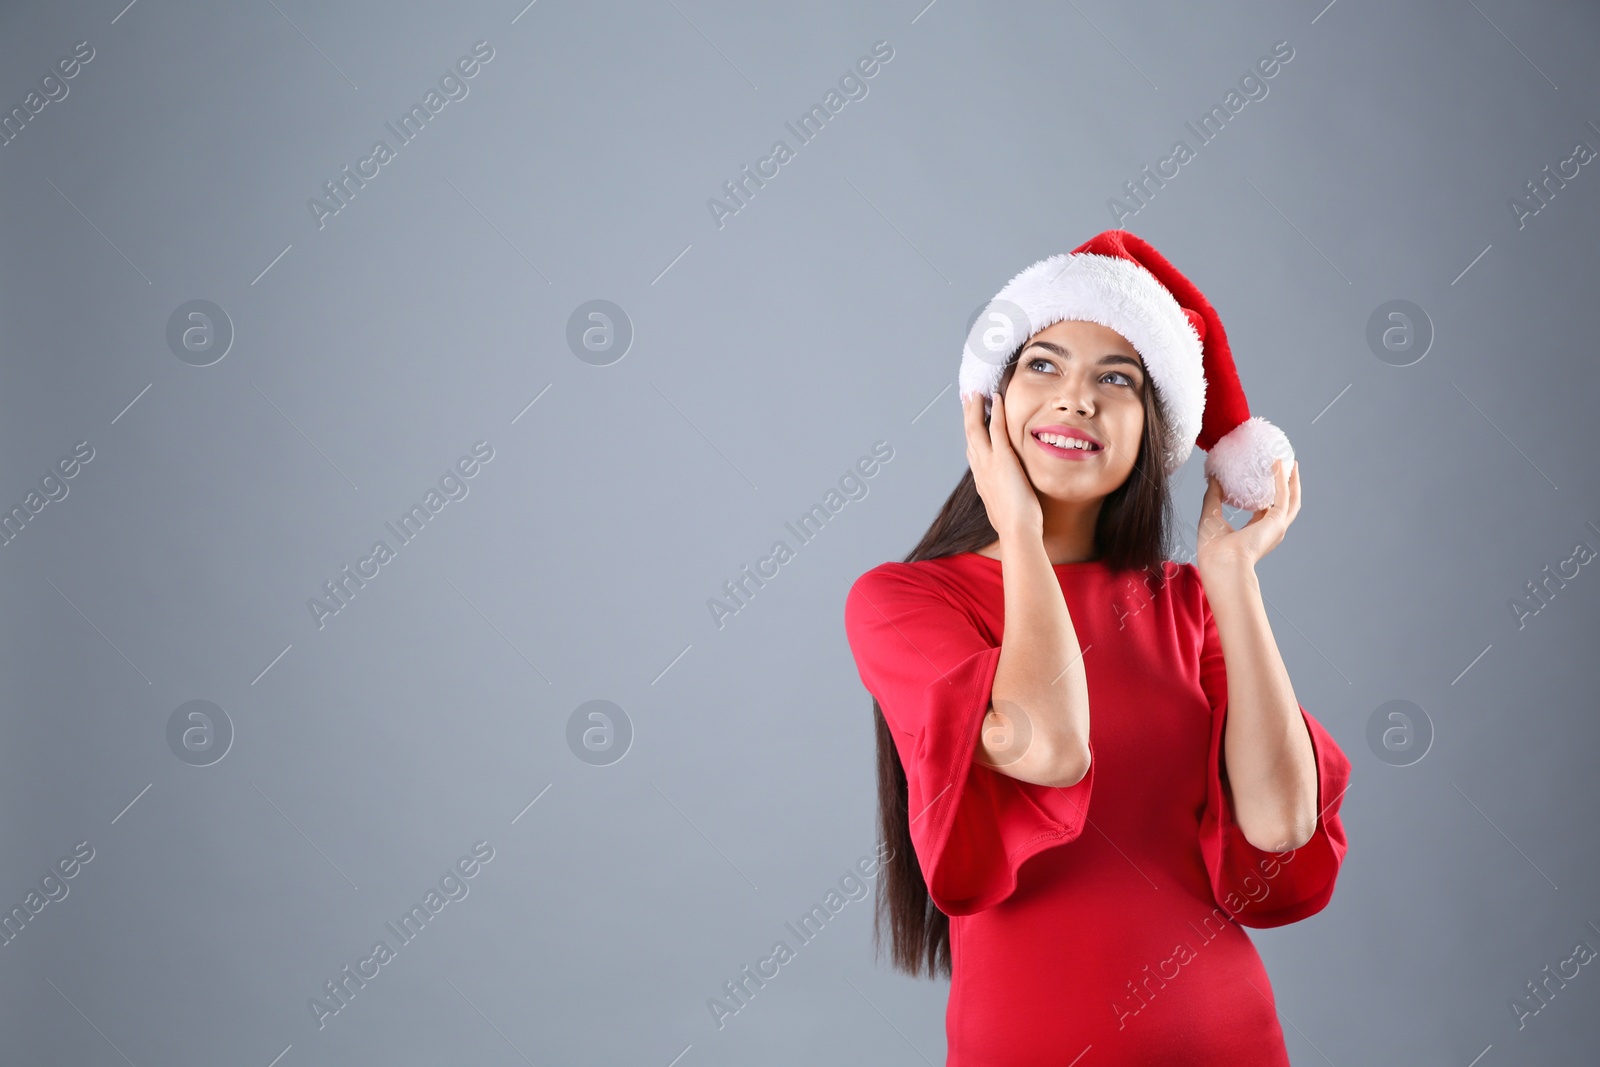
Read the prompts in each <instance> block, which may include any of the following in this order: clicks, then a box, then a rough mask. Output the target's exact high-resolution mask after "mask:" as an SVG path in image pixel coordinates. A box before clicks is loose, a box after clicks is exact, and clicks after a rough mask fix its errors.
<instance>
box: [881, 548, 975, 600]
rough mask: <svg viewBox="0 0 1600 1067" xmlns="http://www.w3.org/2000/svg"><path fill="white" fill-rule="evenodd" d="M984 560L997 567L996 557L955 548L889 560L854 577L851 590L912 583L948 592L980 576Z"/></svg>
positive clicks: (892, 586)
mask: <svg viewBox="0 0 1600 1067" xmlns="http://www.w3.org/2000/svg"><path fill="white" fill-rule="evenodd" d="M984 562H988V563H992V564H994V566H995V568H996V570H998V569H999V566H1000V561H999V560H990V559H988V558H987V557H985V556H979V555H978V554H977V553H975V552H959V553H957V554H955V555H952V556H938V557H936V558H934V559H918V560H911V561H909V562H906V561H904V560H889V561H888V562H886V563H880V564H878V565H877V566H875V567H873V568H872V569H871V570H868V571H867V572H865V573H864V574H862V575H861V576H860V577H858V578H856V580H855V582H854V583H852V585H851V591H852V592H854V591H856V590H857V589H866V590H872V589H887V588H908V587H914V588H919V589H925V590H928V591H930V592H941V591H943V592H950V591H953V590H954V589H956V588H959V587H960V586H962V585H965V584H969V583H970V582H971V581H972V579H973V578H975V577H978V576H981V575H982V574H983V571H984V568H983V566H982V564H983V563H984Z"/></svg>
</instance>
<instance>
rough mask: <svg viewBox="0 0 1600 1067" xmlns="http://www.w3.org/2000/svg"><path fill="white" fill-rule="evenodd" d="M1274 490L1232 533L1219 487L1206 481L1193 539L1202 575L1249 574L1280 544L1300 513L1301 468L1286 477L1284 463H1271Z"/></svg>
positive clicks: (1197, 566) (1211, 480)
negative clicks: (1197, 529)
mask: <svg viewBox="0 0 1600 1067" xmlns="http://www.w3.org/2000/svg"><path fill="white" fill-rule="evenodd" d="M1272 474H1273V481H1274V483H1275V484H1276V489H1275V491H1274V493H1273V497H1272V503H1271V504H1270V505H1268V506H1267V507H1265V508H1262V509H1261V510H1260V511H1257V512H1256V513H1255V514H1254V515H1253V516H1251V518H1250V521H1249V522H1247V523H1245V524H1244V525H1243V526H1241V527H1240V528H1239V529H1237V530H1235V529H1234V528H1233V527H1232V526H1230V525H1229V524H1228V520H1227V519H1225V518H1223V517H1222V485H1221V483H1219V482H1218V481H1217V480H1216V479H1215V478H1212V477H1209V476H1208V477H1207V478H1206V497H1205V501H1204V503H1203V504H1202V506H1201V509H1200V530H1199V534H1198V536H1197V537H1196V539H1195V541H1196V547H1195V567H1196V569H1198V570H1199V571H1200V572H1201V573H1202V574H1206V573H1212V574H1217V573H1222V572H1232V571H1237V570H1239V569H1241V568H1242V569H1245V570H1251V569H1253V568H1254V567H1255V565H1256V563H1257V562H1258V561H1259V560H1260V559H1261V558H1262V557H1263V556H1265V555H1266V554H1267V553H1268V552H1271V551H1272V550H1273V549H1274V548H1277V547H1278V545H1279V543H1280V542H1282V541H1283V535H1284V533H1285V532H1286V531H1287V530H1288V529H1289V524H1290V523H1291V522H1293V521H1294V517H1295V516H1296V515H1297V514H1299V512H1300V464H1299V462H1298V461H1296V462H1295V464H1294V466H1293V468H1292V469H1291V470H1289V471H1288V472H1287V473H1286V472H1285V471H1284V461H1283V460H1282V459H1275V460H1273V461H1272Z"/></svg>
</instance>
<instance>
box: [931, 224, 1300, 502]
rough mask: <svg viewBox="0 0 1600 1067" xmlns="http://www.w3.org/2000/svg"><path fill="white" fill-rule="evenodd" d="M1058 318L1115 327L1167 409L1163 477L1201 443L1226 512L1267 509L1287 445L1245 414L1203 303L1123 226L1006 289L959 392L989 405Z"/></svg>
mask: <svg viewBox="0 0 1600 1067" xmlns="http://www.w3.org/2000/svg"><path fill="white" fill-rule="evenodd" d="M1064 319H1082V320H1086V321H1088V322H1095V323H1099V324H1100V325H1101V326H1105V327H1108V328H1109V329H1113V330H1115V331H1117V332H1118V333H1120V334H1121V335H1122V336H1123V337H1125V338H1127V340H1128V343H1129V344H1131V345H1132V346H1133V347H1134V350H1135V351H1137V352H1138V353H1139V357H1140V358H1141V359H1142V360H1143V361H1144V365H1145V370H1146V371H1148V372H1149V375H1150V377H1151V379H1152V380H1153V381H1154V382H1155V383H1156V387H1157V389H1158V390H1159V391H1160V394H1161V399H1162V401H1163V403H1164V407H1163V411H1164V412H1165V414H1166V416H1167V422H1168V432H1167V440H1166V442H1165V443H1164V446H1163V448H1162V453H1163V456H1162V460H1163V462H1164V463H1165V467H1166V472H1167V473H1169V474H1170V473H1172V472H1173V471H1175V470H1177V469H1178V468H1179V467H1181V466H1182V465H1183V463H1184V461H1185V460H1187V459H1188V458H1189V454H1190V452H1191V451H1193V449H1194V447H1195V446H1196V445H1198V446H1199V447H1200V448H1201V450H1203V451H1204V452H1205V453H1206V463H1205V471H1206V473H1207V474H1208V475H1211V476H1213V477H1215V478H1216V479H1217V481H1218V482H1220V483H1221V485H1222V494H1223V499H1224V500H1226V501H1227V502H1228V504H1230V505H1231V506H1233V507H1236V508H1247V509H1249V510H1251V511H1255V510H1258V509H1260V508H1264V507H1266V506H1267V505H1269V504H1271V503H1272V498H1273V494H1274V492H1275V489H1276V486H1275V483H1274V481H1273V474H1272V462H1273V460H1274V459H1277V458H1279V457H1282V458H1283V459H1284V461H1285V463H1286V464H1292V463H1293V462H1294V449H1293V448H1291V447H1290V445H1289V439H1288V437H1286V436H1285V435H1284V432H1283V431H1282V430H1280V429H1279V428H1278V427H1276V426H1274V425H1273V424H1272V423H1270V422H1268V421H1267V420H1266V419H1263V418H1260V417H1259V416H1258V417H1251V415H1250V406H1249V404H1247V403H1246V402H1245V397H1244V389H1243V387H1242V386H1240V384H1239V375H1238V373H1237V372H1236V371H1235V370H1234V366H1233V353H1232V351H1231V350H1230V349H1229V347H1228V335H1227V334H1226V333H1225V332H1224V331H1223V329H1222V320H1221V319H1220V318H1218V317H1217V313H1216V310H1215V309H1214V308H1212V306H1211V302H1210V301H1208V300H1207V299H1206V298H1205V295H1204V294H1202V293H1201V292H1200V290H1199V289H1197V288H1195V286H1194V284H1193V283H1192V282H1190V281H1189V279H1187V278H1185V277H1184V276H1183V275H1182V274H1180V273H1179V272H1178V268H1176V267H1174V266H1173V265H1172V264H1171V263H1169V262H1167V259H1166V257H1164V256H1163V255H1162V254H1161V253H1160V252H1157V251H1156V250H1155V249H1154V248H1152V247H1151V246H1150V244H1149V243H1148V242H1146V241H1144V240H1143V239H1142V238H1140V237H1137V236H1135V235H1134V234H1131V233H1129V232H1128V231H1127V230H1107V231H1106V232H1104V233H1102V234H1098V235H1096V236H1095V237H1092V238H1090V239H1089V240H1088V241H1085V242H1084V243H1083V244H1082V245H1079V246H1078V247H1077V248H1076V249H1074V250H1073V251H1072V252H1071V253H1066V254H1060V255H1054V256H1051V257H1050V258H1049V259H1042V260H1040V261H1039V262H1037V263H1035V264H1034V265H1033V266H1031V267H1029V268H1027V269H1026V270H1024V271H1022V272H1021V273H1020V274H1018V275H1017V276H1016V277H1014V278H1012V279H1011V281H1009V282H1007V283H1006V286H1005V288H1004V289H1001V290H1000V292H999V293H998V294H997V295H996V296H995V298H994V299H993V300H991V301H989V303H988V305H987V306H986V307H985V308H984V310H983V312H982V313H981V314H980V315H979V316H978V318H977V320H976V321H975V322H974V324H973V328H972V330H970V331H969V332H968V336H967V343H966V346H965V347H964V348H963V349H962V353H961V378H960V390H961V395H962V396H963V397H965V396H967V395H969V394H971V393H975V392H976V393H982V394H983V395H984V396H986V397H992V396H993V395H994V392H995V390H996V389H997V388H998V387H999V385H1000V379H1001V377H1002V376H1003V374H1004V372H1005V368H1006V366H1007V364H1008V362H1009V360H1010V359H1011V357H1012V356H1013V355H1015V354H1016V352H1017V350H1018V348H1020V347H1021V346H1022V344H1023V343H1024V342H1026V341H1027V340H1028V338H1030V337H1032V336H1033V335H1034V334H1036V333H1038V332H1039V331H1040V330H1043V329H1044V328H1045V327H1047V326H1051V325H1054V324H1055V323H1057V322H1061V321H1062V320H1064ZM985 406H986V407H989V406H991V405H989V404H986V405H985Z"/></svg>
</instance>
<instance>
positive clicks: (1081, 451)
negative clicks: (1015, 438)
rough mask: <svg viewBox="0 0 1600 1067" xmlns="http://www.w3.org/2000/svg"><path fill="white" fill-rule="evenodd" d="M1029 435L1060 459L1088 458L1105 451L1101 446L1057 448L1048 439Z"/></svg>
mask: <svg viewBox="0 0 1600 1067" xmlns="http://www.w3.org/2000/svg"><path fill="white" fill-rule="evenodd" d="M1029 436H1030V437H1033V440H1034V443H1035V444H1037V445H1038V446H1039V447H1040V448H1042V449H1044V450H1045V452H1047V453H1048V454H1050V455H1052V456H1059V457H1061V458H1062V459H1078V460H1083V459H1090V458H1092V457H1094V456H1098V455H1099V454H1100V453H1101V452H1104V451H1105V449H1103V448H1057V447H1056V446H1055V445H1053V444H1051V443H1050V442H1048V441H1041V440H1039V438H1038V437H1037V436H1036V435H1033V434H1030V435H1029Z"/></svg>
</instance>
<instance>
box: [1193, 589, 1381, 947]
mask: <svg viewBox="0 0 1600 1067" xmlns="http://www.w3.org/2000/svg"><path fill="white" fill-rule="evenodd" d="M1191 566H1192V565H1191ZM1194 581H1195V584H1196V586H1198V585H1199V577H1198V575H1195V576H1194ZM1200 603H1201V618H1202V620H1203V627H1204V636H1203V641H1202V646H1201V652H1200V679H1201V685H1202V687H1203V688H1204V689H1205V691H1206V696H1207V698H1208V699H1209V700H1210V703H1211V708H1212V714H1211V748H1210V756H1209V758H1210V763H1209V765H1208V774H1207V778H1208V782H1207V786H1206V806H1205V812H1204V815H1203V816H1202V818H1201V821H1200V851H1201V852H1202V853H1203V854H1204V855H1205V861H1206V868H1207V870H1208V871H1209V873H1210V875H1211V888H1212V891H1213V892H1214V893H1215V895H1216V898H1217V903H1218V904H1219V905H1221V906H1222V908H1223V910H1224V911H1226V912H1228V914H1230V915H1232V916H1233V918H1234V920H1235V921H1236V922H1238V923H1239V924H1240V925H1241V926H1253V927H1260V928H1266V927H1271V926H1284V925H1287V924H1288V923H1292V922H1299V921H1300V920H1301V919H1304V918H1307V917H1309V916H1312V915H1315V914H1316V913H1317V912H1319V911H1321V910H1322V909H1323V908H1324V907H1325V906H1326V905H1327V903H1328V901H1329V899H1331V898H1332V896H1333V885H1334V882H1335V881H1336V880H1337V878H1338V876H1339V865H1340V864H1341V863H1343V862H1344V854H1345V836H1344V823H1343V822H1342V821H1341V820H1340V818H1339V806H1340V803H1341V801H1343V799H1344V792H1345V789H1346V787H1347V786H1348V785H1349V783H1350V760H1349V758H1348V757H1346V756H1345V754H1344V751H1343V750H1342V749H1340V748H1339V745H1338V742H1336V741H1334V739H1333V737H1332V736H1331V735H1330V734H1329V733H1328V732H1327V730H1325V729H1323V727H1322V724H1321V723H1319V722H1318V721H1317V720H1316V719H1314V718H1312V716H1311V713H1310V712H1308V711H1306V709H1305V708H1304V707H1303V706H1302V707H1300V716H1301V718H1302V719H1303V720H1304V721H1305V724H1306V730H1307V731H1308V732H1309V733H1310V735H1311V748H1312V751H1313V753H1314V754H1315V756H1316V761H1317V811H1318V815H1317V828H1316V831H1315V832H1314V833H1313V834H1312V835H1311V840H1309V841H1307V842H1306V843H1305V844H1304V845H1301V846H1300V847H1299V848H1297V849H1294V850H1292V851H1290V852H1281V853H1280V852H1266V851H1263V850H1262V849H1259V848H1256V847H1255V846H1254V845H1252V844H1250V842H1248V841H1246V840H1245V837H1244V834H1243V833H1242V832H1241V831H1240V830H1239V826H1238V823H1237V822H1236V821H1235V819H1234V814H1235V813H1234V810H1233V804H1232V803H1231V802H1230V801H1229V799H1228V797H1227V794H1226V793H1225V792H1224V790H1223V781H1224V778H1225V771H1224V770H1223V749H1222V731H1223V726H1224V724H1225V723H1226V722H1227V716H1228V676H1227V671H1226V669H1225V668H1224V665H1223V658H1222V643H1221V641H1220V640H1219V639H1218V636H1217V624H1216V620H1215V619H1214V618H1213V617H1212V614H1211V605H1210V604H1209V603H1207V602H1206V599H1205V592H1204V590H1203V589H1202V591H1201V592H1200Z"/></svg>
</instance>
